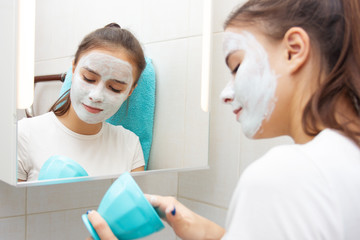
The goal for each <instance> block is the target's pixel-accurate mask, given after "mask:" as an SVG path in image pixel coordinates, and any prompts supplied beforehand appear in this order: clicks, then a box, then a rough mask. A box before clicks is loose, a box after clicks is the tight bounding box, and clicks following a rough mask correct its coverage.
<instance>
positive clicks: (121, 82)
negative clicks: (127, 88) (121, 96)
mask: <svg viewBox="0 0 360 240" xmlns="http://www.w3.org/2000/svg"><path fill="white" fill-rule="evenodd" d="M109 81H114V82H116V83H120V84H124V85H127V84H128V83H127V82H124V81H120V80H117V79H114V78H112V79H109Z"/></svg>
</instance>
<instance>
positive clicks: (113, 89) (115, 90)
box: [109, 86, 121, 93]
mask: <svg viewBox="0 0 360 240" xmlns="http://www.w3.org/2000/svg"><path fill="white" fill-rule="evenodd" d="M109 87H110V89H111V90H112V91H114V92H116V93H120V92H121V90H118V89H115V88H113V87H112V86H109Z"/></svg>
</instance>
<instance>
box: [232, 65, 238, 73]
mask: <svg viewBox="0 0 360 240" xmlns="http://www.w3.org/2000/svg"><path fill="white" fill-rule="evenodd" d="M239 67H240V64H238V65H237V66H236V67H235V68H234V70H232V71H231V74H236V72H237V70H238V69H239Z"/></svg>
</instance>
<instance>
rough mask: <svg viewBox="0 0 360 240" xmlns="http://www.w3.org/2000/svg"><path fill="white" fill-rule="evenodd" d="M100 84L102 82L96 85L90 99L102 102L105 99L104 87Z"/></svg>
mask: <svg viewBox="0 0 360 240" xmlns="http://www.w3.org/2000/svg"><path fill="white" fill-rule="evenodd" d="M100 85H101V84H99V85H98V86H96V88H95V89H93V90H92V91H91V92H90V94H89V99H90V100H91V101H93V102H102V101H104V92H103V87H102V86H100Z"/></svg>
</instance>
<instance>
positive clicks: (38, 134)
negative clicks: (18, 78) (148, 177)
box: [17, 112, 145, 181]
mask: <svg viewBox="0 0 360 240" xmlns="http://www.w3.org/2000/svg"><path fill="white" fill-rule="evenodd" d="M17 153H18V178H19V179H22V180H27V181H34V180H37V178H38V174H39V171H40V168H41V166H42V165H43V164H44V162H45V161H46V160H47V159H48V158H49V157H51V156H53V155H62V156H66V157H68V158H70V159H72V160H74V161H76V162H78V163H79V164H80V165H81V166H82V167H83V168H84V169H85V170H86V172H87V173H88V174H89V176H101V175H109V174H110V175H116V174H120V173H122V172H125V171H131V170H132V169H134V168H138V167H141V166H144V164H145V162H144V155H143V152H142V149H141V145H140V142H139V138H138V137H137V136H136V135H135V134H134V133H133V132H131V131H129V130H126V129H125V128H123V127H122V126H113V125H111V124H109V123H103V125H102V128H101V130H100V132H98V133H97V134H95V135H82V134H77V133H75V132H73V131H71V130H69V129H68V128H67V127H65V126H64V125H63V124H62V123H61V122H60V121H59V120H58V119H57V117H56V116H55V114H54V113H53V112H49V113H45V114H43V115H40V116H38V117H35V118H25V119H22V120H20V121H19V122H18V151H17Z"/></svg>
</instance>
